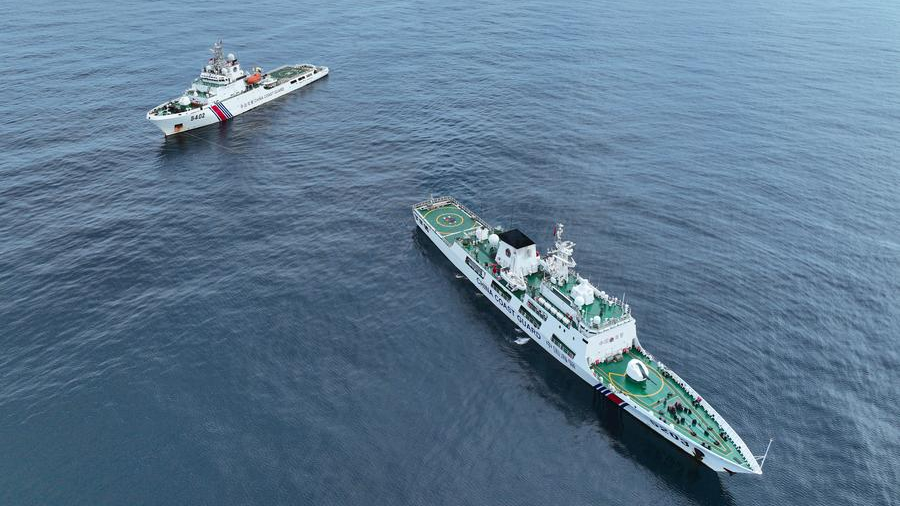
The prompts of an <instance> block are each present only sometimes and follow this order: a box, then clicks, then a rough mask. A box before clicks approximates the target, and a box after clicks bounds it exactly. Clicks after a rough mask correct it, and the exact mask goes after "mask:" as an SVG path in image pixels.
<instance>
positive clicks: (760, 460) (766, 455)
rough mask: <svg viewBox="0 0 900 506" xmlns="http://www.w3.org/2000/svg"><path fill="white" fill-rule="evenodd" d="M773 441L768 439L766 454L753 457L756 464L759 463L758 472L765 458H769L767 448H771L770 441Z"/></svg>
mask: <svg viewBox="0 0 900 506" xmlns="http://www.w3.org/2000/svg"><path fill="white" fill-rule="evenodd" d="M774 440H775V439H774V438H769V444H768V446H766V453H764V454H763V455H762V456H758V455H754V456H753V458H754V459H756V460H757V462H759V470H760V471H762V468H763V464H765V463H766V457H768V456H769V448H770V447H771V446H772V441H774Z"/></svg>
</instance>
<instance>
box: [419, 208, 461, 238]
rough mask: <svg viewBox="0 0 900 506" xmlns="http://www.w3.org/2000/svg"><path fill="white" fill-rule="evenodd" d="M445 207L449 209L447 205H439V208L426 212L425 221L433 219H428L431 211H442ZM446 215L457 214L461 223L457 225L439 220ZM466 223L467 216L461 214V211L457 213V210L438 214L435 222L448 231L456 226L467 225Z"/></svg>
mask: <svg viewBox="0 0 900 506" xmlns="http://www.w3.org/2000/svg"><path fill="white" fill-rule="evenodd" d="M444 209H447V208H446V207H439V208H437V209H432V210H431V211H428V212H427V213H425V221H431V220H429V219H428V217H429V216H430V215H431V213H433V212H435V211H442V210H444ZM444 216H455V217H457V218H459V223H457V224H456V225H444V224H443V223H440V222H438V220H439V219H441V218H443V217H444ZM465 223H466V218H465V217H464V216H463V215H461V214H459V213H456V212H453V211H449V212H445V213H443V214H439V215H437V216H436V217H435V218H434V224H435V225H437V226H439V227H441V228H443V229H446V232H450V231H451V230H453V229H454V228H457V227H461V226H463V225H465Z"/></svg>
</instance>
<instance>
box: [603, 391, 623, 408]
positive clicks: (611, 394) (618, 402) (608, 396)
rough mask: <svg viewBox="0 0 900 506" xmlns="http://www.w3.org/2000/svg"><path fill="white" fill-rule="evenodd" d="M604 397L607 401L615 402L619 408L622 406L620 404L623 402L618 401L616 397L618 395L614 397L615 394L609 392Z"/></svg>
mask: <svg viewBox="0 0 900 506" xmlns="http://www.w3.org/2000/svg"><path fill="white" fill-rule="evenodd" d="M606 397H607V398H608V399H609V400H611V401H613V402H615V403H616V404H617V405H619V406H621V405H622V402H623V401H622V399H619V396H618V395H616V394H614V393H612V392H610V393H608V394H606Z"/></svg>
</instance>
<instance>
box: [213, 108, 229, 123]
mask: <svg viewBox="0 0 900 506" xmlns="http://www.w3.org/2000/svg"><path fill="white" fill-rule="evenodd" d="M209 108H210V109H212V112H214V113H215V114H216V116H217V117H218V118H219V121H225V120H226V119H227V118H226V117H225V113H223V112H222V111H220V110H219V108H218V107H216V106H215V105H211V106H209Z"/></svg>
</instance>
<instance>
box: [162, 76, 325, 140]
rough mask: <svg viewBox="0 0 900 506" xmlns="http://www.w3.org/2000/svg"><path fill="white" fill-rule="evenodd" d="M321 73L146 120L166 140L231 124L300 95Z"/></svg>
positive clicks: (319, 77)
mask: <svg viewBox="0 0 900 506" xmlns="http://www.w3.org/2000/svg"><path fill="white" fill-rule="evenodd" d="M318 69H319V70H318V71H317V72H316V73H311V74H309V75H307V76H306V77H305V78H303V79H295V80H292V81H287V82H284V83H279V84H278V85H276V86H274V87H272V88H268V89H267V88H265V87H263V86H259V87H257V88H254V89H251V90H248V91H245V92H243V93H240V94H238V95H234V96H232V97H229V98H226V99H224V100H221V101H215V102H210V103H209V104H207V105H204V106H203V107H198V108H196V109H192V110H190V111H185V112H182V113H178V114H167V115H163V116H158V115H153V114H147V119H148V120H150V122H151V123H153V124H154V125H156V127H157V128H159V129H160V130H162V132H163V134H164V135H166V136H169V135H175V134H179V133H183V132H187V131H189V130H196V129H197V128H202V127H205V126H209V125H213V124H216V123H221V122H223V121H228V120H229V119H231V118H233V117H235V116H237V115H239V114H243V113H245V112H247V111H249V110H251V109H255V108H257V107H259V106H261V105H263V104H266V103H268V102H271V101H272V100H275V99H276V98H279V97H282V96H284V95H287V94H288V93H291V92H293V91H297V90H299V89H300V88H303V87H304V86H307V85H309V84H311V83H313V82H315V81H318V80H319V79H321V78H323V77H325V76H327V75H328V68H327V67H319V68H318Z"/></svg>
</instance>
